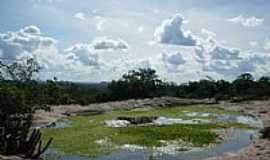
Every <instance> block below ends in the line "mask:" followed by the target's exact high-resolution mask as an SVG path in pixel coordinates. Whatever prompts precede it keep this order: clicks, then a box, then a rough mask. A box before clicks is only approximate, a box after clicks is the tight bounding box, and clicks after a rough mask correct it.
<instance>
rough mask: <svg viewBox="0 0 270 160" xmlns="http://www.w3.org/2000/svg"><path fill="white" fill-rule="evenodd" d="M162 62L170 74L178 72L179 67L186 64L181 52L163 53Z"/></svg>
mask: <svg viewBox="0 0 270 160" xmlns="http://www.w3.org/2000/svg"><path fill="white" fill-rule="evenodd" d="M161 60H162V62H163V63H164V65H165V67H166V69H167V70H168V71H169V72H178V71H179V67H180V66H181V65H183V64H185V63H186V60H184V58H183V56H182V54H181V53H180V52H175V53H171V54H169V53H162V54H161Z"/></svg>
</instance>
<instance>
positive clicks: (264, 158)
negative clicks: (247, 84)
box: [208, 100, 270, 160]
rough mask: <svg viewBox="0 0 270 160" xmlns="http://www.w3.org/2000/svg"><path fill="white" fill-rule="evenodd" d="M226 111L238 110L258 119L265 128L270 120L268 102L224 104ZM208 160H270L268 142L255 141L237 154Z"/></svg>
mask: <svg viewBox="0 0 270 160" xmlns="http://www.w3.org/2000/svg"><path fill="white" fill-rule="evenodd" d="M223 107H224V108H226V109H232V110H239V111H242V112H243V113H247V114H252V115H255V116H257V117H259V118H260V119H261V120H262V121H263V123H264V125H265V126H267V125H269V124H268V123H269V120H270V101H269V100H268V101H251V102H245V103H238V104H229V103H224V104H223ZM208 160H270V140H269V139H255V140H254V141H253V143H252V144H250V145H249V146H248V147H246V148H243V149H242V150H240V151H239V152H237V153H226V154H225V155H224V156H221V157H215V158H209V159H208Z"/></svg>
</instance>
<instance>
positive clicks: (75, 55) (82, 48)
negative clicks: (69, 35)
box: [65, 43, 100, 68]
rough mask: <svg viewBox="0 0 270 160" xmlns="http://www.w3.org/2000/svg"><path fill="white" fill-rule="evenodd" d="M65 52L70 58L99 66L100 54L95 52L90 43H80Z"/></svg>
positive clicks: (84, 63)
mask: <svg viewBox="0 0 270 160" xmlns="http://www.w3.org/2000/svg"><path fill="white" fill-rule="evenodd" d="M65 54H66V57H67V58H68V59H72V60H75V61H80V62H81V63H82V64H83V65H90V66H95V67H97V68H99V64H100V63H99V59H98V55H97V54H95V53H93V49H92V47H91V45H90V44H84V43H78V44H75V45H73V46H71V47H69V48H67V49H65Z"/></svg>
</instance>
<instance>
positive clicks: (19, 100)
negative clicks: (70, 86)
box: [0, 59, 52, 158]
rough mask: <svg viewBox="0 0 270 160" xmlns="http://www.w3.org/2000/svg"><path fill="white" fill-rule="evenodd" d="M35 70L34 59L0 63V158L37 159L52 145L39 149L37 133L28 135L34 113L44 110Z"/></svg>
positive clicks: (39, 141)
mask: <svg viewBox="0 0 270 160" xmlns="http://www.w3.org/2000/svg"><path fill="white" fill-rule="evenodd" d="M39 70H40V66H39V65H38V63H37V62H36V61H35V60H34V59H28V60H26V61H22V62H14V63H12V64H4V63H3V62H0V71H1V76H0V77H2V79H1V81H0V128H1V131H0V154H5V155H11V154H16V155H17V154H19V155H22V156H24V157H26V158H38V157H39V156H40V154H42V153H43V152H44V151H45V150H46V149H47V147H48V146H49V144H50V142H51V141H52V139H51V140H50V141H49V142H48V143H47V145H46V146H45V148H44V149H42V148H41V139H40V138H41V133H40V132H39V130H34V131H33V132H31V125H32V120H33V119H32V118H33V114H34V112H35V111H36V110H37V109H40V108H44V107H45V106H43V105H42V101H41V99H39V98H40V95H39V93H38V92H37V88H36V87H38V85H37V83H35V81H34V77H35V75H36V74H37V73H38V72H39ZM30 134H31V135H30ZM29 135H30V137H29ZM38 146H40V147H38Z"/></svg>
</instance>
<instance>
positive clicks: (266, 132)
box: [260, 127, 270, 139]
mask: <svg viewBox="0 0 270 160" xmlns="http://www.w3.org/2000/svg"><path fill="white" fill-rule="evenodd" d="M260 132H261V134H262V138H263V139H270V127H265V128H263V129H262V130H261V131H260Z"/></svg>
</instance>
